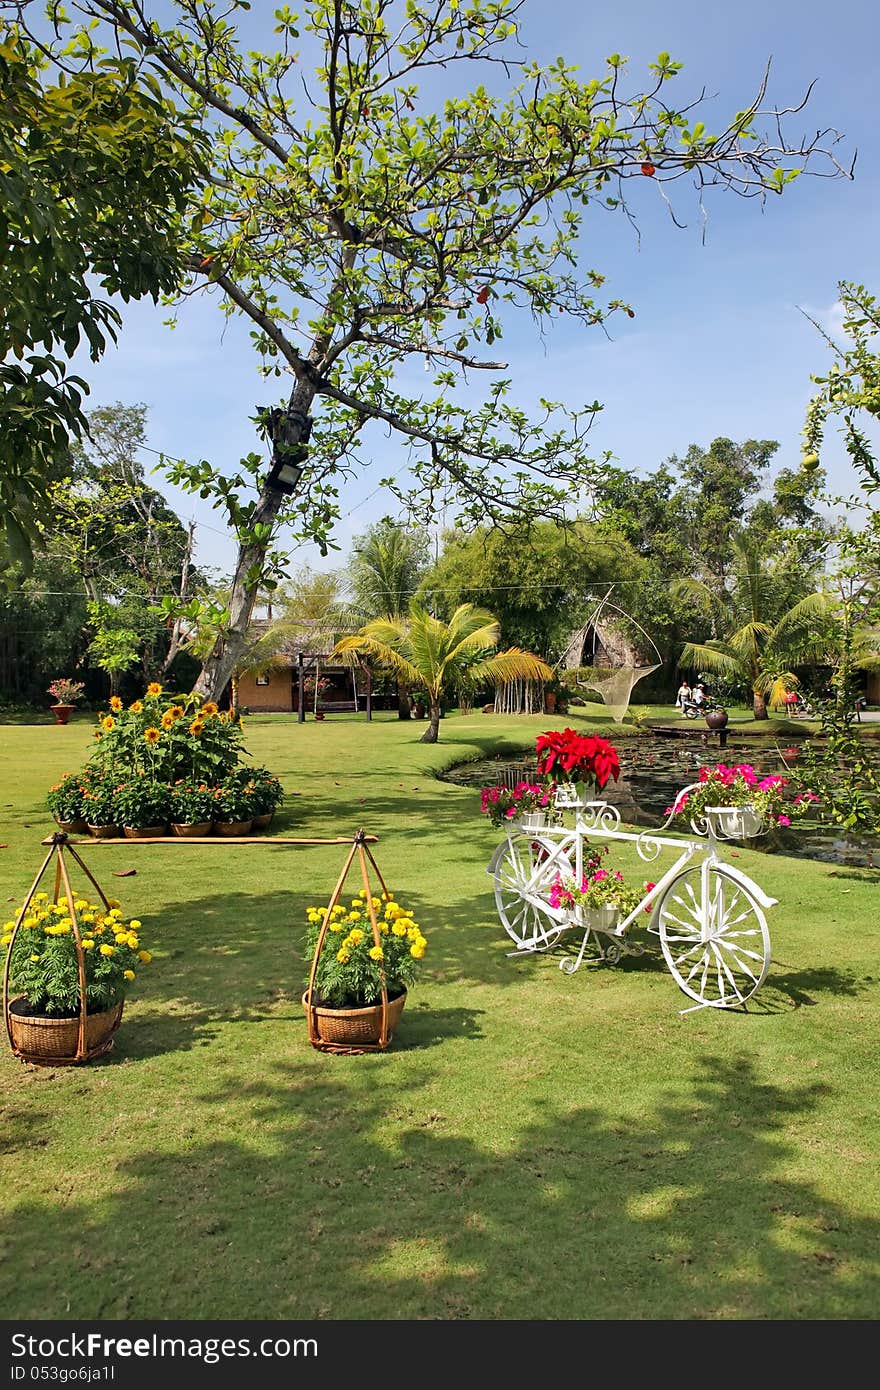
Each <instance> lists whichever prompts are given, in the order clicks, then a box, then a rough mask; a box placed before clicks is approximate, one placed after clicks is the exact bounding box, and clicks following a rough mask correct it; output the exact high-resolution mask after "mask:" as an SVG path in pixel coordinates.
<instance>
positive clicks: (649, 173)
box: [642, 160, 657, 179]
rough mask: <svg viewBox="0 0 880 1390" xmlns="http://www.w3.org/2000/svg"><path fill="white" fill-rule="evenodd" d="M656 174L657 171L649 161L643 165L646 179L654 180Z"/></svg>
mask: <svg viewBox="0 0 880 1390" xmlns="http://www.w3.org/2000/svg"><path fill="white" fill-rule="evenodd" d="M656 172H657V170H656V169H655V168H654V166H653V164H651V163H650V162H649V161H648V160H645V162H644V164H643V165H642V173H643V174H644V175H645V177H646V178H649V179H652V178H653V177H654V175H655V174H656Z"/></svg>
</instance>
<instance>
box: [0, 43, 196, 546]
mask: <svg viewBox="0 0 880 1390" xmlns="http://www.w3.org/2000/svg"><path fill="white" fill-rule="evenodd" d="M59 57H60V55H59ZM60 64H61V65H60V67H59V66H58V65H57V64H56V66H55V67H54V68H50V69H49V70H48V71H47V69H46V62H45V59H44V57H43V55H42V53H41V51H40V48H38V47H37V46H36V45H35V44H34V43H31V42H29V41H28V40H27V39H26V38H25V37H24V36H23V34H22V32H21V31H20V30H19V29H18V28H17V26H16V25H14V24H13V23H11V22H10V21H8V20H4V19H0V89H2V92H3V101H2V103H0V244H2V246H3V255H2V257H0V522H2V525H3V528H4V531H3V535H4V536H5V542H4V544H3V545H2V546H0V569H2V568H3V567H4V566H8V564H10V563H13V562H18V563H19V564H23V565H25V566H29V565H30V558H31V545H32V543H33V541H34V540H35V539H36V535H37V525H38V520H39V516H40V509H41V505H42V502H43V499H44V497H45V493H46V489H47V487H48V486H49V484H50V483H51V481H52V480H53V479H54V478H57V477H58V476H59V475H60V474H61V473H62V472H63V471H64V468H65V466H66V458H67V452H68V447H69V444H70V441H71V439H73V438H77V437H78V436H80V435H81V434H82V433H83V432H84V430H85V428H86V422H85V417H84V415H83V412H82V404H83V398H84V396H85V394H86V393H87V391H88V386H87V383H86V382H85V381H84V380H83V379H82V378H81V377H78V376H74V375H70V374H69V373H68V371H67V366H66V362H65V358H69V357H70V356H71V354H72V353H73V352H74V351H75V350H76V349H77V347H78V346H79V345H80V342H81V341H82V340H83V339H84V340H85V341H86V342H87V343H88V345H89V351H90V355H91V357H92V360H93V361H95V360H97V359H98V358H99V357H100V355H101V353H102V352H103V351H104V348H105V346H106V344H107V340H108V338H110V339H115V337H116V333H117V330H118V328H119V325H120V323H121V317H120V314H119V310H118V308H117V307H116V306H115V305H114V304H112V303H111V302H109V301H108V299H105V298H104V297H103V296H105V295H106V296H110V297H111V298H113V297H116V298H119V299H122V300H129V299H136V298H139V297H141V296H143V295H150V296H152V298H153V299H157V298H158V297H159V295H160V294H162V293H163V292H168V291H171V290H173V289H175V288H177V286H178V285H179V283H180V268H181V267H180V252H179V242H178V236H179V218H180V215H181V213H182V211H183V209H184V207H185V202H186V190H187V187H188V185H189V183H190V182H191V180H192V177H193V170H194V167H195V163H196V161H197V156H198V150H199V145H200V141H199V136H198V132H196V131H194V130H192V129H191V128H190V127H189V124H188V117H187V115H186V113H184V112H182V111H177V112H175V113H174V114H173V118H172V114H171V110H170V107H169V103H168V100H167V98H166V96H164V95H163V94H162V92H161V91H160V88H159V84H158V83H157V81H156V80H155V78H151V77H150V76H149V75H148V74H145V73H144V72H142V71H141V70H140V68H139V64H138V63H137V62H136V61H135V60H134V59H133V58H131V57H118V56H106V57H104V58H103V59H102V61H101V63H100V65H97V66H95V67H94V68H90V67H88V66H85V67H83V66H82V65H81V64H80V63H78V62H77V61H76V57H75V54H73V55H71V61H70V62H67V61H65V60H64V59H60ZM62 354H63V355H62Z"/></svg>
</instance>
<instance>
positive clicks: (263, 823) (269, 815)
mask: <svg viewBox="0 0 880 1390" xmlns="http://www.w3.org/2000/svg"><path fill="white" fill-rule="evenodd" d="M274 819H275V812H274V811H261V812H260V814H259V815H258V816H254V830H268V829H269V826H270V825H271V824H272V821H273V820H274Z"/></svg>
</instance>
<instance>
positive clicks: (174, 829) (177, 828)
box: [171, 820, 214, 840]
mask: <svg viewBox="0 0 880 1390" xmlns="http://www.w3.org/2000/svg"><path fill="white" fill-rule="evenodd" d="M213 828H214V823H213V821H209V820H204V821H196V822H195V823H193V824H190V825H178V824H177V823H176V822H175V823H174V824H172V826H171V834H172V835H176V836H177V837H178V839H181V840H203V839H204V838H205V837H206V836H207V835H210V833H211V831H212V830H213Z"/></svg>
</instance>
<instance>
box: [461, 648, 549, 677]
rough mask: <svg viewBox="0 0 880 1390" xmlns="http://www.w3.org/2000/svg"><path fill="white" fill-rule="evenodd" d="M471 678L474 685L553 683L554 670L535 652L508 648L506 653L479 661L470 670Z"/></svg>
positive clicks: (496, 654) (498, 653) (497, 653)
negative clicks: (519, 681) (483, 682)
mask: <svg viewBox="0 0 880 1390" xmlns="http://www.w3.org/2000/svg"><path fill="white" fill-rule="evenodd" d="M469 676H470V679H471V681H472V682H474V683H478V682H479V681H488V682H489V683H490V684H492V685H503V684H504V683H505V681H515V680H522V681H551V680H552V679H553V670H552V668H551V667H550V666H548V665H547V663H546V661H542V660H541V658H540V657H539V656H535V654H534V652H524V651H522V650H521V649H520V648H519V647H508V649H507V650H506V651H503V652H496V653H495V654H494V656H489V657H486V658H484V660H482V661H478V662H477V663H476V664H475V665H474V666H472V667H471V668H470V672H469Z"/></svg>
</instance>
